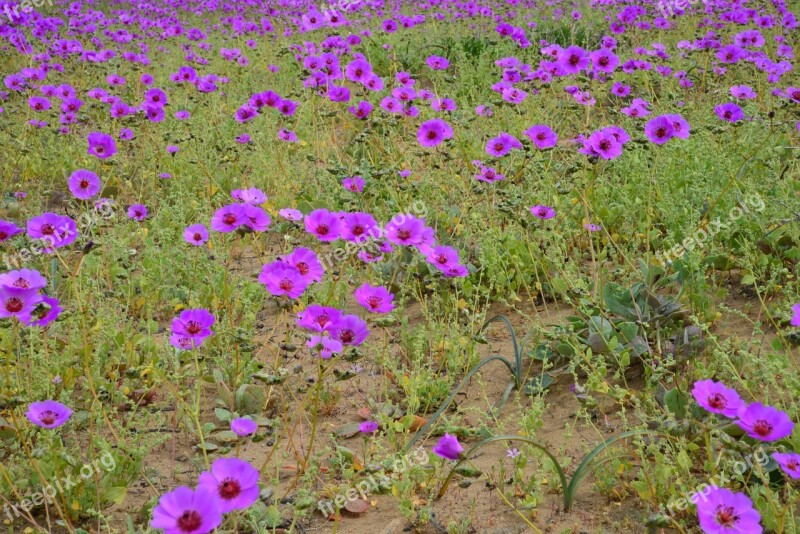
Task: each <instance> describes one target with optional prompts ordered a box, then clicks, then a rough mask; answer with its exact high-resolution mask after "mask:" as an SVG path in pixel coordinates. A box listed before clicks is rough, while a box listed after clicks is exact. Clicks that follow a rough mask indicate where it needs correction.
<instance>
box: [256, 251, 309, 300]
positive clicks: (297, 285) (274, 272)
mask: <svg viewBox="0 0 800 534" xmlns="http://www.w3.org/2000/svg"><path fill="white" fill-rule="evenodd" d="M258 281H259V282H261V283H262V284H264V285H265V286H266V288H267V291H269V292H270V294H271V295H275V296H277V297H281V296H286V297H289V298H290V299H292V300H294V299H296V298H298V297H299V296H300V295H302V294H303V292H304V291H305V290H306V288H307V287H308V285H309V283H310V282H309V281H308V280H307V279H306V278H305V277H303V275H302V274H301V273H300V269H298V268H297V267H295V266H293V265H289V264H287V263H285V262H283V261H274V262H272V263H268V264H267V265H264V267H263V268H262V269H261V274H259V275H258Z"/></svg>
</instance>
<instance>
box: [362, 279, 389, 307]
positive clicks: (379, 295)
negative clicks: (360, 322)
mask: <svg viewBox="0 0 800 534" xmlns="http://www.w3.org/2000/svg"><path fill="white" fill-rule="evenodd" d="M355 297H356V301H357V302H358V303H359V304H360V305H361V306H363V307H364V308H366V309H367V311H370V312H372V313H389V312H391V311H392V310H394V304H393V302H392V301H393V300H394V294H392V293H390V292H389V290H388V289H386V288H385V287H383V286H371V285H369V284H367V283H364V284H362V285H361V286H360V287H359V288H358V289H356V291H355Z"/></svg>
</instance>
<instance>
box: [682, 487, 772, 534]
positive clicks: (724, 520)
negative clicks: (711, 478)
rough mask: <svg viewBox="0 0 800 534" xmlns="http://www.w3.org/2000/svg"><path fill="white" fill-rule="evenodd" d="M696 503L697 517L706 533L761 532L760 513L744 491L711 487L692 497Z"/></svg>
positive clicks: (745, 533) (749, 533) (743, 533)
mask: <svg viewBox="0 0 800 534" xmlns="http://www.w3.org/2000/svg"><path fill="white" fill-rule="evenodd" d="M692 500H693V501H695V502H696V504H697V519H698V521H699V522H700V528H701V529H703V532H705V533H706V534H733V533H737V534H761V533H762V532H763V529H762V528H761V515H760V514H759V513H758V512H757V511H756V509H755V508H753V502H752V501H751V500H750V498H749V497H748V496H747V495H745V494H744V493H734V492H732V491H730V490H728V489H725V488H718V487H716V486H714V487H712V488H711V490H710V491H709V492H708V493H706V494H705V496H703V495H701V496H700V497H693V498H692Z"/></svg>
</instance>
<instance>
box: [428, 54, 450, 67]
mask: <svg viewBox="0 0 800 534" xmlns="http://www.w3.org/2000/svg"><path fill="white" fill-rule="evenodd" d="M425 63H427V64H428V66H429V67H430V68H432V69H433V70H446V69H447V67H449V66H450V62H449V61H448V60H447V58H443V57H441V56H428V59H426V60H425Z"/></svg>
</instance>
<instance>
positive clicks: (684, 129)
mask: <svg viewBox="0 0 800 534" xmlns="http://www.w3.org/2000/svg"><path fill="white" fill-rule="evenodd" d="M664 117H666V118H667V119H668V120H669V121H670V122H671V123H672V130H673V131H672V136H673V137H677V138H678V139H689V133H690V131H691V127H690V126H689V122H688V121H687V120H686V119H684V118H683V115H681V114H680V113H673V114H670V115H664Z"/></svg>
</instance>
